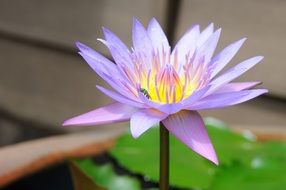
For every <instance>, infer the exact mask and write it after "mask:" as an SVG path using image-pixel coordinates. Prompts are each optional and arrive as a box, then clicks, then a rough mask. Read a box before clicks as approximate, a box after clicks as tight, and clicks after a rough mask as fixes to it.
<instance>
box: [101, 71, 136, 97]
mask: <svg viewBox="0 0 286 190" xmlns="http://www.w3.org/2000/svg"><path fill="white" fill-rule="evenodd" d="M98 75H99V76H100V77H101V78H102V79H103V80H104V81H105V82H107V83H108V84H109V85H110V86H111V87H112V88H113V89H114V90H116V91H117V92H119V93H120V94H121V95H122V96H125V97H127V98H129V99H131V100H135V101H137V99H138V98H137V97H135V95H134V94H132V93H131V92H130V90H129V89H127V88H126V87H125V86H124V85H123V84H122V83H121V82H120V78H118V76H116V75H111V76H108V75H106V74H104V73H99V74H98Z"/></svg>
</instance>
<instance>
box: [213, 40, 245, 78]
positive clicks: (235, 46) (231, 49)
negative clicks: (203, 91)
mask: <svg viewBox="0 0 286 190" xmlns="http://www.w3.org/2000/svg"><path fill="white" fill-rule="evenodd" d="M245 40H246V38H243V39H241V40H239V41H237V42H234V43H232V44H230V45H229V46H227V47H226V48H224V49H223V50H222V51H221V52H220V53H219V54H218V55H216V56H215V57H214V58H213V59H212V60H211V62H210V66H211V67H212V68H213V71H212V73H211V78H213V77H215V76H216V74H217V73H218V72H220V71H221V70H222V69H223V68H224V67H225V66H226V65H227V64H228V63H229V61H230V60H231V59H232V58H233V57H234V56H235V54H236V53H237V52H238V50H239V49H240V47H241V46H242V44H243V43H244V42H245Z"/></svg>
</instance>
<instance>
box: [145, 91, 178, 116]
mask: <svg viewBox="0 0 286 190" xmlns="http://www.w3.org/2000/svg"><path fill="white" fill-rule="evenodd" d="M139 98H140V100H141V101H142V102H144V103H145V104H146V105H148V106H149V107H150V108H154V109H157V110H159V111H161V112H164V113H166V114H174V113H177V112H178V111H180V110H181V109H182V108H183V104H180V103H173V104H159V103H156V102H153V101H151V100H149V99H148V98H147V97H146V96H145V95H143V94H142V93H139Z"/></svg>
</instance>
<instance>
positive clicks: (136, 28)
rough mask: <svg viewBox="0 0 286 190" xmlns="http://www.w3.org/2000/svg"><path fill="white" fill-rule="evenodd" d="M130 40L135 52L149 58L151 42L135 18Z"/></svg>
mask: <svg viewBox="0 0 286 190" xmlns="http://www.w3.org/2000/svg"><path fill="white" fill-rule="evenodd" d="M132 40H133V47H134V50H135V52H138V53H143V54H144V55H145V56H147V57H148V58H151V52H152V49H153V48H152V42H151V40H150V38H149V36H148V34H147V31H146V29H145V28H144V26H143V25H142V24H141V23H140V22H139V21H138V20H137V19H136V18H133V29H132Z"/></svg>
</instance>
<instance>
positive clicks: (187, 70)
mask: <svg viewBox="0 0 286 190" xmlns="http://www.w3.org/2000/svg"><path fill="white" fill-rule="evenodd" d="M133 53H134V54H133V63H134V65H133V66H134V67H133V68H127V67H122V68H121V70H122V71H123V72H124V74H125V76H126V77H127V78H128V79H129V82H130V84H125V86H126V87H127V88H128V89H129V90H130V91H131V92H132V93H133V94H134V95H135V96H138V93H142V94H143V95H144V96H145V97H147V98H148V99H150V100H151V101H154V102H157V103H168V104H170V103H177V102H180V101H181V100H183V99H185V98H187V97H189V96H190V95H191V94H192V93H193V92H194V91H195V90H197V89H200V88H201V87H202V86H204V85H205V84H206V82H207V80H208V78H209V77H208V75H207V74H208V72H207V71H208V69H207V67H206V64H204V60H203V59H202V60H199V61H197V63H196V64H194V63H193V61H194V56H195V55H192V56H188V55H186V56H185V60H183V61H180V62H179V61H178V56H177V53H176V52H173V53H172V54H171V53H170V51H164V50H162V51H161V52H158V51H157V52H156V53H155V52H153V53H152V56H146V55H144V54H143V55H142V54H138V53H135V52H133Z"/></svg>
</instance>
